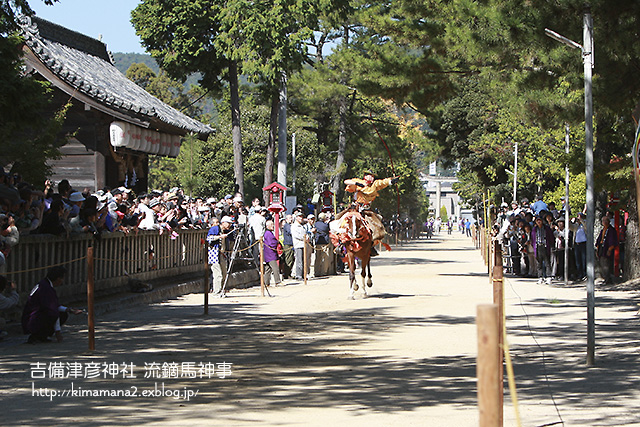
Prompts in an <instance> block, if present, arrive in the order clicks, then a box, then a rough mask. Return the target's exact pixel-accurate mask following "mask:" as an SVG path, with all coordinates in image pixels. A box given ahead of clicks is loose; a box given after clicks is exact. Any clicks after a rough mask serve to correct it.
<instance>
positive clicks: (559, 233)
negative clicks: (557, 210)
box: [553, 218, 569, 280]
mask: <svg viewBox="0 0 640 427" xmlns="http://www.w3.org/2000/svg"><path fill="white" fill-rule="evenodd" d="M556 224H557V228H556V229H555V230H554V231H553V236H554V237H555V242H554V245H553V252H554V260H555V262H554V274H553V275H554V276H555V277H556V278H557V279H559V280H564V248H565V233H568V232H569V230H567V229H566V228H565V227H564V219H563V218H559V219H558V221H556Z"/></svg>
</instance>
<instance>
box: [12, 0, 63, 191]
mask: <svg viewBox="0 0 640 427" xmlns="http://www.w3.org/2000/svg"><path fill="white" fill-rule="evenodd" d="M45 3H47V4H52V3H53V1H45ZM23 13H24V14H32V13H33V12H32V11H31V9H30V8H29V5H28V3H27V2H26V1H22V0H10V1H6V0H3V1H1V2H0V117H2V120H0V135H2V138H3V144H2V155H1V156H2V166H5V165H11V170H12V172H17V173H20V174H21V175H22V176H23V178H24V179H25V180H26V181H29V182H32V183H41V182H43V181H44V179H45V177H47V176H49V175H50V172H51V169H50V167H49V166H48V164H47V161H48V160H50V159H55V158H57V157H59V155H60V151H59V147H60V146H61V145H63V144H64V140H63V139H62V138H60V137H59V132H60V130H61V127H62V123H63V121H64V118H65V115H66V112H67V110H68V108H69V104H67V105H65V106H63V107H61V108H60V109H59V110H58V111H56V112H53V113H52V112H51V111H52V110H53V109H52V107H51V106H50V101H51V96H52V90H51V87H50V85H49V84H48V83H47V82H44V81H40V80H37V79H35V78H34V77H32V76H28V75H25V74H24V73H23V63H22V59H21V53H22V50H21V45H22V39H21V38H20V37H19V35H18V34H17V33H16V31H17V25H16V17H17V15H19V14H23Z"/></svg>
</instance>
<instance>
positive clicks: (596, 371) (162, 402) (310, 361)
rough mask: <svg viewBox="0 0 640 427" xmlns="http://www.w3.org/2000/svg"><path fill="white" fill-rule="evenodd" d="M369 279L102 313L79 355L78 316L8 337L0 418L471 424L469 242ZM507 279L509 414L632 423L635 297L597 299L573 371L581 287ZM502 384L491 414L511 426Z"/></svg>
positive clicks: (439, 248) (445, 246) (417, 255)
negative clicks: (55, 334) (513, 387)
mask: <svg viewBox="0 0 640 427" xmlns="http://www.w3.org/2000/svg"><path fill="white" fill-rule="evenodd" d="M373 274H374V283H375V285H374V288H373V295H372V296H370V297H369V298H366V299H362V298H358V299H356V300H355V301H350V300H347V295H348V284H347V282H348V279H347V277H346V275H342V276H334V277H331V278H325V279H315V280H311V281H309V283H308V284H307V285H304V284H301V283H298V284H290V285H287V286H284V287H277V288H272V289H271V293H272V295H274V296H273V297H272V298H262V297H260V296H259V289H255V288H254V289H248V290H234V291H232V292H231V293H230V297H229V298H225V299H216V300H214V301H213V302H212V303H211V307H210V314H209V316H207V317H205V316H203V314H202V312H203V310H202V305H201V304H202V295H196V294H192V295H186V296H183V297H181V298H179V299H175V300H171V301H167V302H164V303H162V304H155V305H151V306H143V307H138V308H136V309H128V310H122V311H118V312H115V313H110V314H107V315H105V316H103V317H102V318H100V319H98V320H97V338H96V347H97V349H98V350H97V351H95V352H93V353H92V354H90V353H88V352H87V351H86V347H87V344H86V329H85V328H84V327H83V326H82V325H81V324H79V323H78V324H76V325H70V326H69V327H68V333H67V340H66V342H65V343H63V344H61V345H57V344H42V345H38V346H32V345H26V344H25V345H23V344H17V342H18V341H19V340H21V339H22V338H19V339H15V340H13V341H11V340H10V341H9V342H8V343H4V344H3V345H2V346H0V351H2V354H1V355H0V362H1V365H0V373H1V381H0V402H2V408H3V409H2V412H3V414H2V415H1V416H0V424H2V425H19V424H26V425H70V424H75V425H86V426H95V425H106V426H111V425H113V426H115V425H133V424H138V425H220V426H231V425H233V426H244V425H247V426H248V425H265V426H309V425H313V426H326V425H334V426H345V425H348V426H350V427H357V426H367V427H371V426H389V425H401V426H406V425H415V426H475V425H477V424H478V416H477V408H476V389H475V369H476V368H475V355H476V347H477V346H476V327H475V314H476V306H477V305H478V304H482V303H489V302H491V299H492V290H491V286H490V284H489V280H488V278H487V276H486V267H484V265H483V264H482V262H481V259H480V255H479V252H478V251H475V250H473V249H472V248H471V247H470V241H469V240H468V239H467V238H466V237H463V236H460V235H459V234H454V235H452V236H447V235H440V236H437V238H436V239H433V240H429V241H426V240H421V241H417V242H414V243H412V244H408V245H405V246H401V247H398V248H396V249H394V251H392V252H385V253H383V254H382V255H381V256H380V257H378V258H375V259H374V260H373ZM506 290H507V295H506V300H507V315H508V322H507V324H508V327H509V342H510V344H511V347H512V357H513V359H514V369H515V371H516V381H517V383H518V393H519V399H520V406H519V408H520V413H521V417H522V421H523V425H525V426H542V425H545V424H551V423H556V422H560V420H561V419H562V420H564V422H565V425H580V426H594V425H603V426H623V425H624V426H632V425H640V411H638V410H637V408H638V407H640V370H639V367H640V365H639V363H638V362H639V360H638V359H639V357H638V347H639V346H638V338H637V331H638V323H639V322H638V317H637V316H636V315H635V312H636V311H637V306H636V304H637V303H638V300H639V299H638V295H637V294H636V293H632V292H607V293H599V294H598V295H597V296H598V298H597V299H598V301H597V307H598V308H597V311H596V315H597V318H598V326H597V337H596V342H597V344H598V350H597V354H596V357H597V361H598V364H597V366H596V367H595V368H590V369H587V368H586V367H585V365H584V360H585V354H586V350H585V341H586V339H585V337H586V326H585V321H584V318H585V314H586V309H585V308H584V299H585V295H586V293H585V291H584V287H583V286H582V287H570V288H568V289H564V288H561V287H556V286H551V287H549V286H544V285H537V284H536V283H535V280H531V279H529V280H507V282H506ZM38 363H41V365H38ZM56 363H59V365H55V364H56ZM224 363H226V364H231V365H230V366H228V367H227V369H226V370H225V366H224ZM93 364H98V365H93ZM145 364H146V365H147V368H148V369H145ZM131 365H133V375H135V378H130V377H131V376H132V375H131V372H130V367H131ZM97 366H99V369H97ZM49 367H52V368H53V370H52V371H49V369H48V368H49ZM45 368H46V369H45ZM123 368H126V369H124V371H123ZM229 371H230V373H229ZM56 375H58V376H66V378H51V377H52V376H56ZM95 375H97V376H98V378H89V377H92V376H95ZM74 376H75V378H74ZM145 376H148V378H145ZM154 376H156V377H159V378H154ZM163 376H164V378H163ZM191 376H195V378H193V377H191ZM32 377H35V378H32ZM38 377H44V378H38ZM209 377H210V378H209ZM222 377H224V378H222ZM72 383H73V389H72V385H71V384H72ZM162 384H164V387H165V389H164V390H165V391H164V395H162V394H163V393H162ZM45 388H46V389H47V390H46V392H47V393H48V394H47V396H43V395H44V394H45V390H44V389H45ZM156 389H157V391H156ZM52 390H53V391H55V392H57V393H58V394H62V393H63V392H65V391H66V393H67V395H66V396H56V397H50V396H49V394H50V393H51V391H52ZM196 392H197V396H193V395H190V394H195V393H196ZM100 393H101V394H102V396H98V394H100ZM173 393H175V394H176V396H177V397H176V396H174V395H173ZM116 394H119V395H116ZM143 394H151V395H149V396H143ZM158 394H160V395H158ZM38 395H40V396H38ZM127 395H128V396H127ZM505 395H506V405H505V425H507V426H510V425H516V422H515V416H514V410H513V408H512V406H511V403H510V401H509V400H508V399H509V395H508V392H507V391H505ZM187 398H188V400H187ZM558 425H560V424H558Z"/></svg>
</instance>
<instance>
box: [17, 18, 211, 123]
mask: <svg viewBox="0 0 640 427" xmlns="http://www.w3.org/2000/svg"><path fill="white" fill-rule="evenodd" d="M20 26H21V27H22V32H23V36H24V38H25V43H26V44H27V46H29V48H30V49H31V50H32V51H33V53H34V54H35V55H36V56H37V57H38V58H39V59H40V60H41V61H42V63H43V64H45V66H46V67H47V68H48V69H49V70H50V71H52V72H53V73H54V74H56V75H57V76H58V77H59V78H61V79H62V80H64V81H65V82H66V83H67V84H69V85H70V86H72V87H73V88H75V89H76V90H77V91H79V92H82V93H84V94H85V95H87V96H89V97H91V98H92V99H94V100H95V101H96V102H98V103H100V104H103V105H105V106H107V107H110V108H113V109H115V110H118V111H120V112H123V113H125V114H128V115H130V116H131V117H135V118H138V119H143V120H149V121H161V122H163V123H166V124H168V125H170V126H172V127H176V128H179V129H181V130H183V131H186V132H194V133H198V134H210V133H212V132H213V131H214V130H213V129H212V128H211V127H210V126H207V125H205V124H203V123H201V122H199V121H197V120H194V119H192V118H190V117H188V116H186V115H185V114H183V113H181V112H179V111H178V110H176V109H174V108H173V107H171V106H169V105H167V104H165V103H164V102H162V101H160V100H159V99H157V98H156V97H154V96H153V95H151V94H149V93H148V92H147V91H145V90H144V89H142V88H141V87H140V86H138V85H136V84H135V83H133V82H132V81H131V80H129V79H127V78H126V76H124V75H123V74H122V73H121V72H120V71H118V69H117V68H116V67H115V66H114V63H113V57H112V56H111V53H110V52H109V51H107V46H106V45H105V44H104V43H103V42H101V41H99V40H96V39H93V38H91V37H88V36H86V35H84V34H80V33H78V32H75V31H72V30H69V29H67V28H65V27H62V26H60V25H57V24H54V23H52V22H49V21H46V20H44V19H41V18H38V17H36V16H33V17H28V16H22V17H21V18H20Z"/></svg>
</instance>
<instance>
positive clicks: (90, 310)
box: [87, 247, 96, 351]
mask: <svg viewBox="0 0 640 427" xmlns="http://www.w3.org/2000/svg"><path fill="white" fill-rule="evenodd" d="M93 267H94V258H93V247H89V248H87V329H88V330H89V350H92V351H93V350H95V349H96V331H95V312H94V306H93V295H94V294H93V291H94V286H95V280H94V275H93V271H94V269H93Z"/></svg>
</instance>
